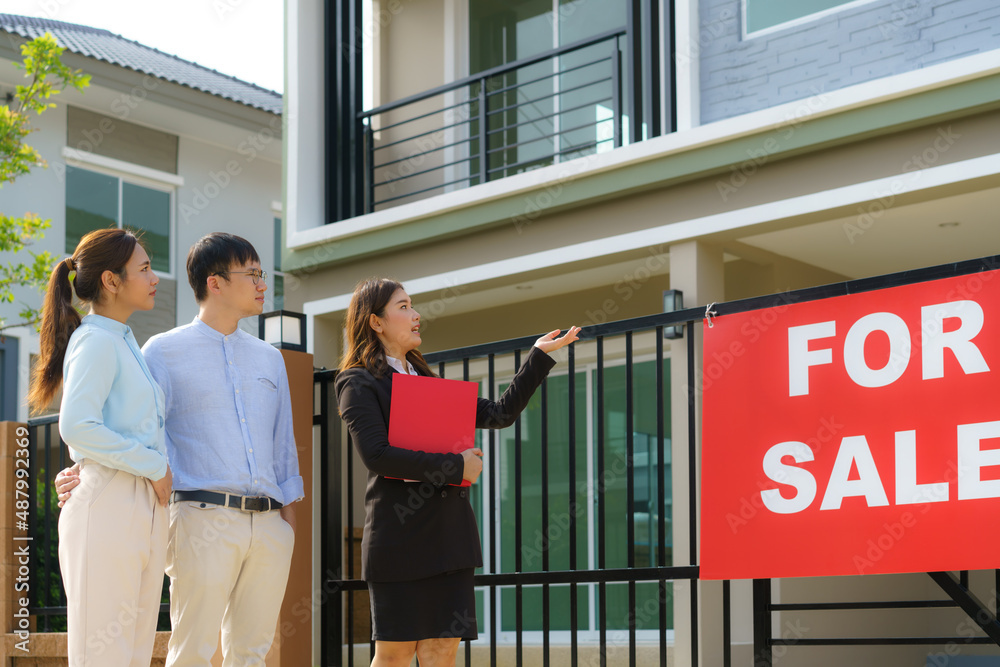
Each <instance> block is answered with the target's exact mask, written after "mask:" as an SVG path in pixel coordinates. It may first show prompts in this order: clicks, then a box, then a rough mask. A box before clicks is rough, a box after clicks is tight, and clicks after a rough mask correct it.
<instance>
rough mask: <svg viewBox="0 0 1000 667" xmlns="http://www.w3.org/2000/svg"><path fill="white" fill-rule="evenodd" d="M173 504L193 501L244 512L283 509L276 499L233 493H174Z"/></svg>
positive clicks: (171, 498)
mask: <svg viewBox="0 0 1000 667" xmlns="http://www.w3.org/2000/svg"><path fill="white" fill-rule="evenodd" d="M170 500H171V502H178V501H180V500H193V501H195V502H200V503H212V504H213V505H222V506H223V507H233V508H235V509H238V510H242V511H244V512H270V511H271V510H276V509H281V507H282V504H281V503H279V502H278V501H277V500H275V499H274V498H269V497H267V496H261V497H259V498H256V497H252V496H237V495H235V494H232V493H216V492H215V491H174V492H173V494H171V497H170Z"/></svg>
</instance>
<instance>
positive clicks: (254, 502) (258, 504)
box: [240, 496, 271, 512]
mask: <svg viewBox="0 0 1000 667" xmlns="http://www.w3.org/2000/svg"><path fill="white" fill-rule="evenodd" d="M248 500H249V501H250V505H251V506H250V507H249V508H247V501H248ZM265 500H267V507H266V508H265V507H264V501H265ZM270 509H271V499H270V498H248V497H247V496H240V510H241V511H243V512H267V511H269V510H270Z"/></svg>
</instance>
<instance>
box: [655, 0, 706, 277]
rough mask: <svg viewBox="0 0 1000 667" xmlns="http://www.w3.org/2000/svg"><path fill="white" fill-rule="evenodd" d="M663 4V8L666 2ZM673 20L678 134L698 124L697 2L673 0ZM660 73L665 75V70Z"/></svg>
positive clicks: (699, 31) (698, 25)
mask: <svg viewBox="0 0 1000 667" xmlns="http://www.w3.org/2000/svg"><path fill="white" fill-rule="evenodd" d="M664 4H665V5H666V3H664ZM661 16H662V14H661ZM674 20H675V24H674V26H675V29H674V34H675V37H674V39H675V40H676V42H677V43H676V53H677V55H676V59H675V62H676V66H677V131H678V132H681V131H683V130H690V129H691V128H692V127H698V126H699V125H700V124H701V94H700V92H701V82H700V69H701V68H700V67H699V62H700V58H701V43H700V42H699V36H700V34H701V20H700V18H699V16H698V0H676V2H675V3H674ZM661 71H664V72H666V71H667V70H666V69H664V70H661ZM685 294H686V292H685Z"/></svg>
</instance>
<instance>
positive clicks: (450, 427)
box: [389, 373, 479, 486]
mask: <svg viewBox="0 0 1000 667" xmlns="http://www.w3.org/2000/svg"><path fill="white" fill-rule="evenodd" d="M478 396H479V385H477V384H476V383H475V382H465V381H463V380H445V379H444V378H434V377H425V376H422V375H406V374H403V373H393V375H392V400H391V402H390V404H389V444H390V445H392V446H393V447H403V448H404V449H410V450H413V451H419V452H433V453H449V454H450V453H461V452H463V451H465V450H466V449H469V448H470V447H474V446H475V443H476V439H475V434H476V399H477V397H478ZM411 481H412V480H411ZM471 485H472V484H471V482H469V481H467V480H462V484H461V486H471Z"/></svg>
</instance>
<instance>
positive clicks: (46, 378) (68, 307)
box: [28, 257, 80, 413]
mask: <svg viewBox="0 0 1000 667" xmlns="http://www.w3.org/2000/svg"><path fill="white" fill-rule="evenodd" d="M74 268H75V264H74V262H73V258H72V257H67V258H66V259H64V260H63V261H61V262H59V264H57V265H56V268H55V269H54V270H53V271H52V276H51V277H50V278H49V289H48V291H47V292H46V293H45V302H44V304H43V305H42V326H41V330H40V337H41V341H40V343H41V354H40V355H39V357H38V361H37V362H36V363H35V369H34V371H33V372H32V377H31V389H30V391H29V392H28V405H29V406H30V407H31V410H32V412H35V413H38V412H41V411H42V410H44V409H45V408H46V407H48V405H49V403H51V402H52V397H53V396H55V394H56V391H57V390H58V389H59V384H60V383H61V382H62V376H63V358H64V357H65V356H66V347H67V346H68V345H69V337H70V336H71V335H73V332H74V331H75V330H76V328H77V327H78V326H80V313H78V312H76V308H74V307H73V288H72V287H71V286H70V284H69V274H70V271H72V270H73V269H74Z"/></svg>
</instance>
